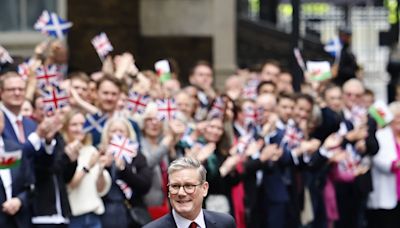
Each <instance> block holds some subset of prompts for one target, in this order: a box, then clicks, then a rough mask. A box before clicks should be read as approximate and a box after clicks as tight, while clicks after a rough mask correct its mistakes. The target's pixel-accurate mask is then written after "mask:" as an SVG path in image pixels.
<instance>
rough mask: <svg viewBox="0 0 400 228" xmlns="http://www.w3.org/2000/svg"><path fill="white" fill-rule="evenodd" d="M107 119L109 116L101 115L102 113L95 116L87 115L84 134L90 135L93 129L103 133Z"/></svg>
mask: <svg viewBox="0 0 400 228" xmlns="http://www.w3.org/2000/svg"><path fill="white" fill-rule="evenodd" d="M107 119H108V115H101V114H100V113H96V114H94V115H91V114H86V122H85V124H84V125H83V132H85V133H88V132H90V131H92V130H93V129H96V131H97V132H100V133H101V132H102V131H103V126H104V124H105V123H106V121H107Z"/></svg>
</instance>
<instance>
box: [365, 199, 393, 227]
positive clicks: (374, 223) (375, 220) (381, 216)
mask: <svg viewBox="0 0 400 228" xmlns="http://www.w3.org/2000/svg"><path fill="white" fill-rule="evenodd" d="M367 220H368V226H367V227H368V228H398V227H400V206H399V204H397V206H396V207H395V208H394V209H392V210H384V209H378V210H368V211H367Z"/></svg>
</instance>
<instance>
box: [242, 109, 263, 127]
mask: <svg viewBox="0 0 400 228" xmlns="http://www.w3.org/2000/svg"><path fill="white" fill-rule="evenodd" d="M243 112H244V123H245V125H246V126H247V127H249V126H255V125H256V123H257V120H258V119H259V117H258V112H257V110H256V109H255V108H254V107H245V108H244V110H243Z"/></svg>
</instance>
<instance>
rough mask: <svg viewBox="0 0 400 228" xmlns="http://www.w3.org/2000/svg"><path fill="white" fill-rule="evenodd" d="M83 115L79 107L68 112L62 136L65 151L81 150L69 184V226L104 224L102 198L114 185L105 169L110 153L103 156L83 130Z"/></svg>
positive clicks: (97, 225) (76, 227)
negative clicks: (64, 142)
mask: <svg viewBox="0 0 400 228" xmlns="http://www.w3.org/2000/svg"><path fill="white" fill-rule="evenodd" d="M84 122H85V117H84V115H83V114H82V113H81V112H79V111H76V110H73V111H71V112H69V113H68V114H67V115H66V118H65V123H64V127H63V131H62V132H63V136H64V139H65V141H66V143H67V146H66V150H78V151H79V152H78V153H79V156H78V165H77V168H76V171H75V174H74V176H73V178H72V180H71V181H70V183H69V184H68V188H67V190H68V198H69V202H70V206H71V212H72V217H71V219H70V224H69V227H74V228H78V227H96V228H100V227H101V219H100V215H101V214H103V213H104V204H103V201H102V199H101V197H102V196H104V195H105V194H107V192H108V191H109V190H110V187H111V177H110V174H109V173H108V171H107V170H105V169H104V167H105V165H106V163H107V160H108V158H107V155H100V154H99V152H98V151H97V149H96V148H95V147H93V146H92V145H91V140H90V138H89V135H86V134H85V133H84V132H83V124H84Z"/></svg>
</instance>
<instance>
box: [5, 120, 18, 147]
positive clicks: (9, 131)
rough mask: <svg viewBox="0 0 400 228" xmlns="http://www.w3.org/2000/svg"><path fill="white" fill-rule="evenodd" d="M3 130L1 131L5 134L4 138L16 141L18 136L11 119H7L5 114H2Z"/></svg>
mask: <svg viewBox="0 0 400 228" xmlns="http://www.w3.org/2000/svg"><path fill="white" fill-rule="evenodd" d="M4 120H5V121H4V122H5V125H4V132H3V136H5V137H4V138H5V139H11V140H13V141H14V142H18V137H17V134H16V133H15V131H14V128H13V126H12V124H11V121H10V120H9V119H8V117H7V115H5V114H4Z"/></svg>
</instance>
